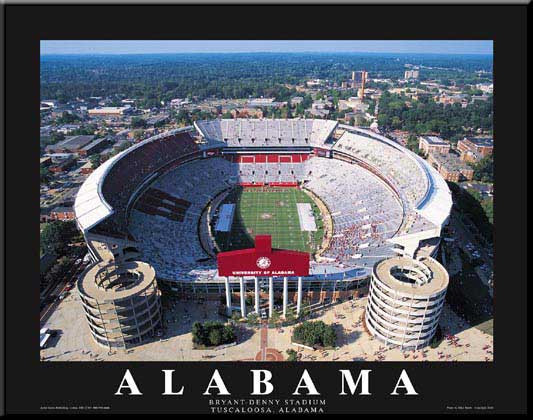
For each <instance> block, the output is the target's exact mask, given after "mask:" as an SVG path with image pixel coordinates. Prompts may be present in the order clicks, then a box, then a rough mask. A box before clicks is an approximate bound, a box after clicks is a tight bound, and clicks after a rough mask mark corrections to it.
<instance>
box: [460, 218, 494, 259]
mask: <svg viewBox="0 0 533 420" xmlns="http://www.w3.org/2000/svg"><path fill="white" fill-rule="evenodd" d="M451 221H452V223H453V227H454V229H455V236H456V237H457V239H459V243H462V244H466V243H468V242H471V243H472V245H474V246H475V247H476V249H477V250H478V251H479V253H480V255H481V259H482V260H483V262H485V263H487V264H488V265H489V267H491V268H492V257H491V256H490V255H489V254H488V253H487V251H486V249H485V247H483V246H482V245H481V244H480V243H479V241H478V240H477V239H476V238H475V236H474V235H473V234H472V233H471V232H470V231H469V230H468V228H467V227H466V226H465V224H464V223H463V221H462V220H461V218H460V217H459V215H458V214H457V213H456V212H454V211H452V217H451ZM465 251H466V249H465ZM467 252H468V251H467Z"/></svg>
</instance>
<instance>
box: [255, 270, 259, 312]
mask: <svg viewBox="0 0 533 420" xmlns="http://www.w3.org/2000/svg"><path fill="white" fill-rule="evenodd" d="M255 312H257V314H258V315H259V278H258V277H256V278H255Z"/></svg>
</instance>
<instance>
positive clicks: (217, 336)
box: [209, 328, 222, 346]
mask: <svg viewBox="0 0 533 420" xmlns="http://www.w3.org/2000/svg"><path fill="white" fill-rule="evenodd" d="M221 343H222V330H221V329H220V328H213V329H212V330H211V331H209V344H211V345H212V346H218V345H220V344H221Z"/></svg>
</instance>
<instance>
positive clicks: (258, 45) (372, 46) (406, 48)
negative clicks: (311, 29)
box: [40, 40, 493, 56]
mask: <svg viewBox="0 0 533 420" xmlns="http://www.w3.org/2000/svg"><path fill="white" fill-rule="evenodd" d="M40 45H41V56H44V55H149V54H195V53H205V54H224V53H343V54H344V53H355V54H428V55H429V54H433V55H439V54H443V55H492V54H493V43H492V41H441V40H438V41H431V40H420V41H411V40H409V41H349V40H337V41H334V40H315V41H281V40H261V41H258V40H211V41H199V40H195V41H192V40H191V41H148V40H146V41H115V40H109V41H94V40H84V41H59V40H41V43H40Z"/></svg>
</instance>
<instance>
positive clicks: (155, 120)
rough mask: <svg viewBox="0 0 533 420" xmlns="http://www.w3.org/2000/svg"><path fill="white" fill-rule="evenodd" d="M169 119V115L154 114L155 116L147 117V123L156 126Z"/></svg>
mask: <svg viewBox="0 0 533 420" xmlns="http://www.w3.org/2000/svg"><path fill="white" fill-rule="evenodd" d="M168 119H169V116H168V115H154V116H153V117H150V118H147V119H146V124H147V125H148V126H153V127H155V126H158V125H161V124H164V123H166V122H167V121H168Z"/></svg>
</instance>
